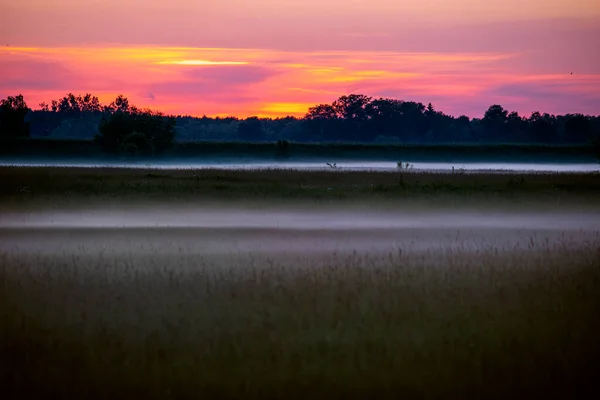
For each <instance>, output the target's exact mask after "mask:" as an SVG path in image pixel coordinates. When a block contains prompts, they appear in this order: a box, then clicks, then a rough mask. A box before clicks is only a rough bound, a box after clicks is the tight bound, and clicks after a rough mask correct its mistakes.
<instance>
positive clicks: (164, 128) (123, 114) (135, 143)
mask: <svg viewBox="0 0 600 400" xmlns="http://www.w3.org/2000/svg"><path fill="white" fill-rule="evenodd" d="M98 131H99V134H98V135H96V137H95V138H94V140H95V142H96V143H97V144H98V145H100V146H101V147H102V149H103V150H104V151H105V152H107V153H114V154H122V153H127V154H130V155H156V154H160V153H162V152H164V151H165V150H167V149H169V148H170V147H171V145H172V144H173V139H174V138H175V118H174V117H167V116H165V115H164V114H162V113H160V112H156V111H151V110H138V109H135V108H133V109H130V110H128V111H115V112H112V113H107V114H106V115H105V116H104V117H103V118H102V120H101V122H100V125H99V127H98Z"/></svg>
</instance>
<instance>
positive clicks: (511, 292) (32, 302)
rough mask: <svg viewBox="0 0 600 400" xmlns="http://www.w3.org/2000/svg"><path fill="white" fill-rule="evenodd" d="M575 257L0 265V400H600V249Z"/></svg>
mask: <svg viewBox="0 0 600 400" xmlns="http://www.w3.org/2000/svg"><path fill="white" fill-rule="evenodd" d="M165 235H168V233H165ZM165 238H168V236H165ZM165 240H166V239H165ZM570 246H571V243H570V241H569V239H568V238H565V239H564V241H563V242H561V241H558V242H551V243H547V242H544V241H543V240H541V241H540V240H538V239H534V238H532V239H531V242H530V243H529V244H528V246H527V248H525V249H522V248H521V249H516V248H515V249H514V250H513V251H511V250H510V249H497V248H493V247H489V246H482V247H481V248H480V249H477V250H470V249H466V248H464V249H456V250H452V251H444V250H432V251H428V252H426V253H422V254H417V253H413V254H407V253H406V252H402V251H398V252H391V253H387V254H370V255H369V254H361V253H356V252H355V253H350V254H337V255H330V256H327V257H321V258H318V257H311V256H306V257H290V258H288V259H286V258H278V259H276V258H268V257H265V256H258V255H251V254H246V255H241V256H240V257H239V258H237V259H235V258H231V259H229V261H225V259H220V260H211V259H210V258H205V257H201V256H198V255H189V254H188V255H185V254H171V255H165V254H162V255H161V254H154V255H153V254H150V255H146V256H137V255H136V254H137V253H136V252H137V251H139V249H135V248H134V249H131V254H129V255H127V254H121V255H117V254H109V253H110V252H109V251H108V252H104V251H100V250H99V249H94V248H82V249H80V251H79V253H77V254H68V253H63V254H54V255H47V254H46V255H44V254H37V255H36V254H28V253H27V252H26V251H25V252H22V251H20V252H19V251H13V252H3V253H0V284H1V287H0V325H1V326H2V331H1V332H2V333H1V335H2V336H1V339H2V340H1V341H0V343H1V344H0V346H1V348H0V354H1V355H2V356H1V357H2V362H1V363H0V377H1V379H2V392H3V395H6V397H3V398H6V399H9V398H10V399H16V398H18V399H22V398H64V399H75V398H78V399H84V398H85V399H92V398H101V399H131V398H160V399H165V398H174V399H181V398H209V399H226V398H239V399H242V398H263V399H265V398H281V399H294V398H306V399H313V398H365V399H367V398H369V399H370V398H410V399H418V398H515V397H516V398H525V397H528V398H547V397H548V396H551V397H552V398H557V397H566V398H583V394H584V393H588V394H589V395H591V397H590V398H595V397H596V396H595V395H594V394H598V392H599V390H598V384H597V375H596V373H597V370H598V369H597V368H598V367H600V363H599V362H598V361H599V359H598V355H599V354H600V341H598V330H597V328H596V327H597V322H598V310H599V309H600V269H599V262H598V260H600V252H599V242H598V241H597V240H595V241H590V242H588V243H587V244H585V245H584V246H583V247H581V248H579V249H577V250H575V249H571V248H570Z"/></svg>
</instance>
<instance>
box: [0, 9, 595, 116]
mask: <svg viewBox="0 0 600 400" xmlns="http://www.w3.org/2000/svg"><path fill="white" fill-rule="evenodd" d="M173 3H174V4H170V3H167V2H156V4H154V3H153V5H151V6H146V2H141V1H137V0H125V1H123V2H121V3H119V4H121V6H120V7H121V8H120V9H118V10H120V11H115V10H116V9H115V8H112V9H111V8H110V7H109V5H112V6H114V5H115V4H117V3H116V0H114V1H113V0H111V1H106V2H102V3H100V2H92V3H91V5H90V6H89V7H87V8H86V7H84V6H82V5H79V4H80V3H79V2H75V1H70V0H59V1H57V2H56V4H55V5H53V7H52V8H48V7H47V5H46V2H42V1H37V0H27V1H23V2H22V3H21V4H19V5H16V6H10V8H8V14H9V19H7V22H5V21H2V24H0V25H1V27H0V35H2V38H3V40H5V41H6V43H3V46H1V47H0V70H1V71H2V80H1V81H0V97H6V96H8V95H14V94H18V93H22V94H23V95H24V96H25V98H26V100H27V102H28V104H29V105H30V107H33V108H36V107H37V105H38V104H39V103H40V102H42V101H45V102H49V101H50V100H52V99H56V98H60V97H62V96H64V95H65V94H66V93H67V92H73V93H76V94H79V93H86V92H90V93H92V94H94V95H97V96H98V97H99V98H100V99H101V101H104V102H110V101H111V100H112V99H114V97H115V96H116V95H117V94H124V95H126V96H127V97H129V99H130V101H131V102H132V103H134V104H136V105H138V106H141V107H151V108H154V109H159V110H162V111H165V112H168V113H175V114H189V115H198V116H201V115H209V116H212V115H235V116H238V117H246V116H250V115H259V116H272V117H277V116H285V115H295V116H302V115H303V114H304V113H305V112H306V110H307V109H308V107H310V106H312V105H315V104H318V103H323V102H326V103H330V102H332V101H333V100H335V99H336V98H337V97H339V96H341V95H344V94H350V93H363V94H366V95H369V96H373V97H393V98H398V99H402V100H413V101H420V102H423V103H428V102H431V103H433V105H434V106H435V107H436V109H438V110H441V111H444V112H445V113H447V114H451V115H460V114H466V115H469V116H471V117H480V116H482V115H483V113H484V111H485V110H486V109H487V107H488V106H489V105H491V104H501V105H503V106H504V107H505V108H508V109H510V110H515V111H518V112H519V113H522V114H529V113H531V112H533V111H537V110H539V111H541V112H549V113H563V114H564V113H570V112H582V113H588V114H594V115H595V114H598V112H599V110H600V56H599V55H598V54H597V52H592V51H591V49H594V48H599V47H600V43H598V42H599V38H600V28H599V27H600V5H597V4H595V3H594V2H590V1H586V0H580V1H575V2H567V1H558V0H556V1H541V0H540V1H538V0H530V1H519V2H518V3H517V2H516V1H512V0H511V1H506V2H503V3H502V5H488V3H485V2H479V1H474V0H461V1H458V2H453V3H452V7H450V6H449V4H450V3H448V2H445V1H441V0H428V1H424V2H422V4H421V3H419V5H416V3H415V4H414V5H411V6H408V5H399V4H398V3H399V2H395V1H384V0H374V1H369V2H367V1H364V2H363V1H344V2H342V1H341V0H330V1H318V2H317V1H313V0H310V1H304V2H302V3H300V2H292V4H287V3H288V2H286V6H285V7H284V6H283V5H282V2H275V1H271V0H257V1H253V2H246V1H240V0H226V1H223V2H218V4H217V2H211V3H210V4H208V5H207V4H203V5H202V6H199V5H198V4H197V2H192V1H178V2H173ZM202 3H204V2H202ZM457 3H460V4H459V5H457ZM575 3H577V7H575ZM342 4H346V7H344V8H340V6H341V5H342ZM511 5H512V7H511ZM459 6H460V7H459ZM311 7H314V8H313V9H311ZM317 9H318V10H317ZM311 10H312V11H313V14H311V13H310V11H311ZM315 10H317V11H315ZM428 10H429V11H428ZM457 10H459V11H461V13H457ZM533 10H536V11H535V12H536V13H533ZM338 11H339V12H338ZM133 12H135V13H136V14H135V15H136V18H133V17H132V15H134V14H132V13H133ZM459 14H460V16H459ZM42 16H45V17H44V18H42ZM159 16H162V19H161V18H159ZM109 17H110V18H112V19H111V21H112V22H111V24H110V25H102V24H103V23H106V22H107V21H108V19H109ZM254 17H256V18H254ZM127 18H131V20H128V22H127V23H124V21H125V20H126V19H127ZM61 24H62V25H61ZM83 24H85V25H83ZM219 24H220V25H219ZM60 26H62V27H63V28H60ZM66 26H71V27H72V28H73V29H72V30H74V31H76V32H77V33H75V34H70V35H68V36H67V32H66V31H65V28H64V27H66ZM101 26H104V27H103V28H101ZM153 26H154V27H156V26H159V27H160V28H158V29H154V28H152V27H153ZM218 26H221V28H218Z"/></svg>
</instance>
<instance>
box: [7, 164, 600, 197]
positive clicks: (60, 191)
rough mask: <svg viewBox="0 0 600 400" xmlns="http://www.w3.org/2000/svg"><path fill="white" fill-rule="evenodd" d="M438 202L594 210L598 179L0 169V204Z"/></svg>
mask: <svg viewBox="0 0 600 400" xmlns="http://www.w3.org/2000/svg"><path fill="white" fill-rule="evenodd" d="M443 196H456V197H460V198H461V199H462V200H468V198H474V199H476V200H481V199H484V198H488V197H490V198H494V197H495V198H505V199H517V200H518V199H520V198H521V199H522V198H537V199H540V200H552V201H553V202H554V203H560V202H561V200H563V199H566V198H576V197H579V198H581V199H587V200H589V201H592V202H594V201H595V200H598V199H600V174H599V173H515V174H513V173H510V174H509V173H507V174H504V173H493V172H482V173H468V172H463V171H458V170H457V171H455V173H450V172H448V173H441V172H440V173H435V172H414V171H410V170H408V171H406V170H400V169H399V170H398V171H394V172H370V171H338V170H334V169H332V170H324V171H323V170H322V171H297V170H272V169H271V170H245V171H240V170H229V171H228V170H163V171H161V170H148V169H146V170H144V169H126V168H60V167H0V201H3V202H11V201H14V202H15V203H23V202H27V201H28V200H32V199H43V198H56V197H59V198H61V199H67V198H69V197H88V198H90V197H91V198H99V197H104V198H139V199H160V200H169V199H171V200H172V199H185V198H188V199H199V200H202V199H206V200H210V199H214V200H291V201H294V200H334V201H339V200H358V201H360V200H385V199H390V200H398V199H411V198H416V199H419V200H426V199H428V198H429V199H432V198H436V197H443ZM595 204H598V203H597V202H595Z"/></svg>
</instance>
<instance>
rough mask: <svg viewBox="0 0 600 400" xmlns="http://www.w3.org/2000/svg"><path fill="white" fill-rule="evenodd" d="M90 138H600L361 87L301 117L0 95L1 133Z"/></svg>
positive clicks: (155, 148) (585, 128) (144, 141)
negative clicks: (187, 112)
mask: <svg viewBox="0 0 600 400" xmlns="http://www.w3.org/2000/svg"><path fill="white" fill-rule="evenodd" d="M22 137H53V138H58V139H67V138H68V139H91V140H94V141H95V142H96V143H97V144H98V145H99V146H101V147H102V149H104V150H105V151H106V152H109V153H131V154H155V153H158V152H161V151H164V150H166V149H168V148H169V147H170V146H171V145H172V144H173V143H174V141H181V142H184V141H219V140H222V141H242V142H280V143H283V142H285V143H287V142H288V141H289V142H303V143H315V142H319V143H323V142H356V143H382V144H385V143H389V144H401V143H411V144H441V143H444V144H447V143H479V144H485V143H489V144H493V143H539V144H588V143H595V144H596V145H597V144H598V143H599V142H598V138H599V137H600V115H598V116H590V115H583V114H566V115H550V114H548V113H543V114H542V113H540V112H534V113H532V114H531V115H530V116H521V115H519V114H518V113H517V112H514V111H513V112H510V111H509V110H506V109H505V108H503V107H502V106H500V105H497V104H495V105H492V106H490V107H489V108H488V109H487V111H486V112H485V114H484V116H483V117H482V118H469V117H467V116H465V115H462V116H459V117H454V116H451V115H447V114H444V113H443V112H441V111H438V110H436V109H435V108H434V107H433V105H432V104H431V103H430V104H427V105H424V104H422V103H419V102H413V101H403V100H397V99H389V98H372V97H369V96H365V95H362V94H350V95H346V96H341V97H340V98H338V99H337V100H335V101H334V102H332V103H330V104H319V105H315V106H314V107H310V108H309V109H308V111H307V113H306V115H305V116H304V117H302V118H297V117H291V116H290V117H284V118H258V117H249V118H246V119H239V118H235V117H228V118H219V117H217V118H209V117H206V116H204V117H192V116H183V115H165V114H163V113H161V112H158V111H153V110H150V109H140V108H138V107H136V106H134V105H131V104H130V103H129V100H128V99H127V98H126V97H125V96H123V95H119V96H117V97H116V99H115V100H114V101H112V102H111V103H110V104H108V105H103V104H101V103H100V101H99V100H98V97H96V96H93V95H91V94H89V93H87V94H84V95H74V94H73V93H68V94H67V95H66V96H64V97H63V98H61V99H57V100H52V101H51V102H50V103H49V104H47V103H41V104H39V108H38V109H36V110H33V109H31V108H29V107H28V105H27V103H26V102H25V100H24V98H23V96H22V95H18V96H9V97H7V98H6V99H3V100H1V101H0V139H4V140H11V139H15V138H22Z"/></svg>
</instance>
